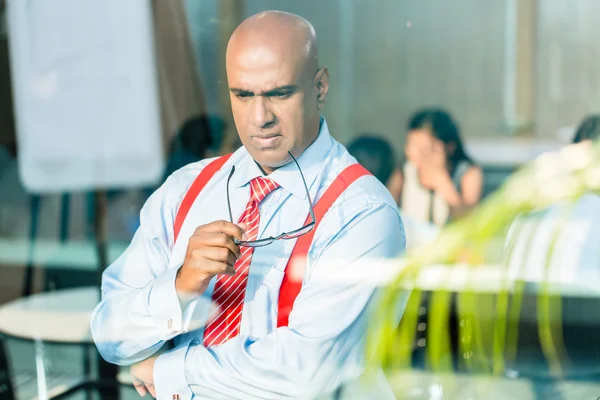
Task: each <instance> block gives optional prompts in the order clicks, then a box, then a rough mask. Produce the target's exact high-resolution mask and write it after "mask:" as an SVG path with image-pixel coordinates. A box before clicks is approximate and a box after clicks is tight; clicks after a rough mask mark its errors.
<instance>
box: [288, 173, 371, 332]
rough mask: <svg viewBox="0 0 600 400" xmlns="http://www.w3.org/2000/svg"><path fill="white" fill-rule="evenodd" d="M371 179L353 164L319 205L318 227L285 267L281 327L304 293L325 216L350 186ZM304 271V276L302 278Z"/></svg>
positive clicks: (304, 238)
mask: <svg viewBox="0 0 600 400" xmlns="http://www.w3.org/2000/svg"><path fill="white" fill-rule="evenodd" d="M365 175H370V173H369V171H367V170H366V169H365V168H364V167H363V166H362V165H360V164H352V165H349V166H348V167H346V168H345V169H344V170H343V171H342V172H341V173H340V174H339V175H338V177H337V178H336V179H335V180H334V181H333V182H332V183H331V185H329V187H328V188H327V190H326V191H325V193H323V196H322V197H321V198H320V199H319V200H318V201H317V203H316V204H315V218H316V223H315V227H314V228H313V229H312V230H311V231H310V232H309V233H307V234H306V235H304V236H300V237H299V238H298V241H297V242H296V245H295V246H294V250H292V255H291V256H290V259H289V260H288V263H287V266H286V267H285V274H284V275H283V282H281V287H280V288H279V308H278V310H277V327H280V326H287V325H288V319H289V316H290V312H291V311H292V307H293V306H294V301H295V300H296V297H297V296H298V293H300V289H302V277H303V276H304V268H305V267H306V256H307V255H308V249H309V248H310V245H311V243H312V240H313V237H314V236H315V232H316V231H317V228H318V227H319V224H320V223H321V221H322V220H323V216H324V215H325V213H326V212H327V210H329V208H330V207H331V206H332V205H333V203H335V201H336V200H337V198H338V197H339V196H340V195H341V194H342V193H343V192H344V190H346V188H347V187H348V186H350V185H351V184H352V183H353V182H354V181H355V180H357V179H358V178H360V177H361V176H365ZM308 222H310V216H308V217H307V220H306V223H308ZM292 263H294V266H293V268H294V269H295V271H294V272H293V273H291V270H292V268H291V264H292ZM300 271H302V272H301V274H300Z"/></svg>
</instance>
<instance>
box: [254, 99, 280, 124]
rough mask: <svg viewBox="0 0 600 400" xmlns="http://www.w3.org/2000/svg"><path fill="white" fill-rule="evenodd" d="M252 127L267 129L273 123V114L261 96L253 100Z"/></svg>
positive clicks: (266, 100) (267, 101) (266, 101)
mask: <svg viewBox="0 0 600 400" xmlns="http://www.w3.org/2000/svg"><path fill="white" fill-rule="evenodd" d="M253 117H254V121H253V122H254V125H256V126H257V127H259V128H264V127H267V126H268V125H269V124H271V123H273V122H274V121H275V114H273V112H272V111H271V108H270V104H269V100H268V99H267V98H265V97H263V96H256V97H255V98H254V113H253Z"/></svg>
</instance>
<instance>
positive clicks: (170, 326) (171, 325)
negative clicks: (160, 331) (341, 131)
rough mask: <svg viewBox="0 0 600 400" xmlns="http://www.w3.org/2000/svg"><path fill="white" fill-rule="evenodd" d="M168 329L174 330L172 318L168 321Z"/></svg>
mask: <svg viewBox="0 0 600 400" xmlns="http://www.w3.org/2000/svg"><path fill="white" fill-rule="evenodd" d="M167 329H168V330H170V331H171V330H173V320H172V319H170V320H168V321H167Z"/></svg>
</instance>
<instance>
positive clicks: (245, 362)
mask: <svg viewBox="0 0 600 400" xmlns="http://www.w3.org/2000/svg"><path fill="white" fill-rule="evenodd" d="M349 203H352V201H348V202H344V203H343V206H344V207H346V208H345V209H344V211H347V208H348V207H349V208H352V207H353V206H357V204H349ZM356 209H357V211H355V212H353V213H352V214H353V215H351V217H349V218H348V219H347V220H344V218H343V217H340V215H343V214H344V213H343V212H341V211H340V209H338V210H335V209H333V208H332V209H331V210H330V212H329V213H328V214H327V215H326V217H325V219H324V220H323V222H322V223H321V225H320V226H319V228H318V231H317V233H316V235H315V240H314V242H313V244H314V243H317V244H316V246H317V247H319V248H320V249H324V250H321V251H319V254H313V253H312V252H311V254H309V262H310V263H312V264H313V265H309V266H308V268H307V273H309V275H307V277H306V282H305V284H304V286H303V288H302V290H301V292H300V294H299V296H298V298H297V299H296V302H295V305H294V309H293V311H292V313H291V314H290V320H289V326H288V327H285V328H278V329H277V330H276V331H275V332H274V333H272V334H270V335H268V336H266V337H264V338H262V339H260V340H254V339H252V338H250V337H246V336H238V337H236V338H234V339H231V340H229V341H228V342H227V343H225V344H223V345H221V346H215V347H211V348H210V349H206V348H205V347H203V346H202V345H201V344H199V343H195V344H192V345H190V346H183V347H181V348H178V349H175V350H173V351H171V352H169V353H166V354H163V355H162V356H160V357H159V358H158V359H157V361H156V363H155V365H154V384H155V385H156V390H157V395H158V398H163V397H164V398H171V396H172V395H173V394H174V393H179V394H180V395H181V396H182V397H181V398H182V399H183V398H189V397H191V395H192V391H193V394H195V395H197V396H199V397H201V398H204V397H206V398H244V397H253V398H266V399H270V398H272V399H281V398H297V397H301V398H306V397H307V395H310V394H315V393H324V392H328V391H331V390H334V389H335V388H336V387H337V386H339V384H340V383H342V382H345V381H349V380H352V379H354V378H356V377H358V376H359V375H360V374H361V372H362V367H363V365H364V363H363V357H364V347H363V340H364V334H365V331H366V319H367V308H368V306H369V304H370V303H371V301H372V299H373V297H374V293H375V290H376V285H375V284H374V283H373V280H369V279H365V278H368V277H369V275H370V271H368V270H365V260H368V259H369V258H373V259H377V258H387V257H394V256H396V255H398V254H399V253H400V252H401V251H402V250H403V249H404V245H405V237H404V230H403V228H402V223H401V221H400V217H399V215H398V212H397V210H396V209H395V208H392V207H391V206H389V205H387V204H376V205H369V206H364V205H363V206H362V207H361V206H358V207H356ZM340 226H342V228H341V229H340Z"/></svg>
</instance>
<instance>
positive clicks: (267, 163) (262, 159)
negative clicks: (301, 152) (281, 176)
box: [252, 149, 292, 170]
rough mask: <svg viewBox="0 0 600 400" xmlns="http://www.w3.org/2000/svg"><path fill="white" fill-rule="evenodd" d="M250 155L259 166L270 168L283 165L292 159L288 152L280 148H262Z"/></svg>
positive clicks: (273, 168)
mask: <svg viewBox="0 0 600 400" xmlns="http://www.w3.org/2000/svg"><path fill="white" fill-rule="evenodd" d="M252 156H253V158H254V160H255V161H256V162H257V163H259V164H260V166H261V167H263V168H268V169H271V170H275V169H277V168H279V167H283V166H284V165H286V164H287V163H289V162H290V161H291V160H292V159H291V158H290V155H289V154H288V152H287V151H284V150H281V149H263V150H259V151H258V152H256V153H255V154H253V155H252Z"/></svg>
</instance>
